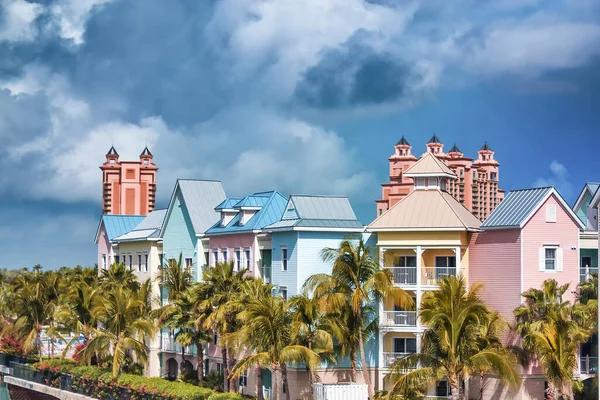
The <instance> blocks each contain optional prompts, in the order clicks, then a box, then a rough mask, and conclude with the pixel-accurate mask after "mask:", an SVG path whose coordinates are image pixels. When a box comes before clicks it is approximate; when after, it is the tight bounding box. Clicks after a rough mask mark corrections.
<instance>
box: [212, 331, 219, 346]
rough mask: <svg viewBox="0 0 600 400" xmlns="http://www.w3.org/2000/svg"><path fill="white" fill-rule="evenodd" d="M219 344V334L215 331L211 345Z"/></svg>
mask: <svg viewBox="0 0 600 400" xmlns="http://www.w3.org/2000/svg"><path fill="white" fill-rule="evenodd" d="M217 343H219V334H218V333H217V331H215V332H213V344H217Z"/></svg>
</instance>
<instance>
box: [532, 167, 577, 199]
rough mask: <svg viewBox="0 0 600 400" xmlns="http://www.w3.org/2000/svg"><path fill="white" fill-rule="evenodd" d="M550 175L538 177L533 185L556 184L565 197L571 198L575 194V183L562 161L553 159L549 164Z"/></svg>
mask: <svg viewBox="0 0 600 400" xmlns="http://www.w3.org/2000/svg"><path fill="white" fill-rule="evenodd" d="M549 169H550V176H548V177H543V178H538V179H537V180H536V181H535V182H534V184H533V186H534V187H543V186H554V187H555V188H556V189H557V190H558V191H559V192H560V194H561V195H562V196H563V197H566V198H569V197H570V196H571V195H572V194H573V184H572V183H571V182H570V181H569V171H568V170H567V168H566V167H565V166H564V164H561V163H560V162H558V161H556V160H552V162H551V163H550V166H549Z"/></svg>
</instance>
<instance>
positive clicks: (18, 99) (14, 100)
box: [0, 89, 50, 147]
mask: <svg viewBox="0 0 600 400" xmlns="http://www.w3.org/2000/svg"><path fill="white" fill-rule="evenodd" d="M0 110H2V112H0V140H1V141H2V146H4V147H6V146H10V145H14V144H19V143H25V142H28V141H30V140H31V139H32V138H34V137H37V136H40V135H42V134H44V133H46V132H47V130H48V128H49V126H50V109H49V106H48V100H47V99H46V96H44V95H42V94H39V95H27V94H20V95H18V96H13V95H11V93H10V91H9V90H6V89H3V90H0Z"/></svg>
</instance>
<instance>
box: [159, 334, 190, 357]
mask: <svg viewBox="0 0 600 400" xmlns="http://www.w3.org/2000/svg"><path fill="white" fill-rule="evenodd" d="M161 350H164V351H172V352H173V353H181V345H180V344H179V343H176V342H175V339H174V338H173V336H163V337H162V339H161ZM184 350H185V354H196V345H191V346H185V349H184Z"/></svg>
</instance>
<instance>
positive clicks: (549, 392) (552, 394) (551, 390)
mask: <svg viewBox="0 0 600 400" xmlns="http://www.w3.org/2000/svg"><path fill="white" fill-rule="evenodd" d="M546 399H548V400H555V399H556V388H555V387H554V383H552V382H550V381H548V389H546Z"/></svg>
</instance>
